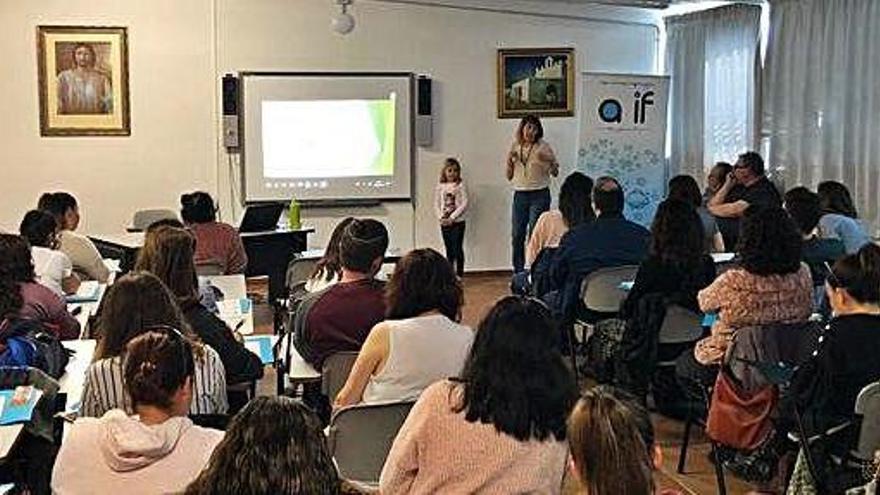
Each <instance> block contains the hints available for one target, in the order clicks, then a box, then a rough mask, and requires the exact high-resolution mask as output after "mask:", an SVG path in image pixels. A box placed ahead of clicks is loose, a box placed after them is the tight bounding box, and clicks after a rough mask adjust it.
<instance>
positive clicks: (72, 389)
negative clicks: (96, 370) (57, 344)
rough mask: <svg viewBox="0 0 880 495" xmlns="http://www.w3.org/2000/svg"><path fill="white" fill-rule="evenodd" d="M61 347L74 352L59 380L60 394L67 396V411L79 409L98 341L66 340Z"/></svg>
mask: <svg viewBox="0 0 880 495" xmlns="http://www.w3.org/2000/svg"><path fill="white" fill-rule="evenodd" d="M61 345H63V346H64V348H65V349H69V350H71V351H74V354H73V355H72V356H70V361H69V362H68V363H67V368H65V372H64V374H63V375H61V378H60V379H58V385H59V387H60V388H59V390H58V391H59V392H60V393H63V394H67V403H66V405H65V410H66V411H70V410H75V409H79V403H80V401H81V400H82V389H83V385H84V384H85V381H86V370H88V368H89V364H91V363H92V357H94V355H95V347H96V345H97V341H96V340H94V339H86V340H64V341H62V342H61Z"/></svg>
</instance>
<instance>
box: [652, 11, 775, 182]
mask: <svg viewBox="0 0 880 495" xmlns="http://www.w3.org/2000/svg"><path fill="white" fill-rule="evenodd" d="M760 27H761V8H760V7H758V6H756V5H742V4H735V5H728V6H725V7H720V8H716V9H710V10H704V11H701V12H695V13H692V14H686V15H681V16H675V17H669V18H667V19H666V33H667V42H666V43H667V45H666V68H667V72H668V73H669V74H670V75H671V76H672V81H671V85H670V102H669V103H670V106H669V108H670V111H669V129H670V132H669V139H670V144H671V148H672V153H671V157H670V172H671V174H673V175H674V174H679V173H685V174H690V175H693V176H694V177H695V178H696V179H697V181H698V182H702V181H703V177H704V175H705V171H706V170H707V169H708V168H710V167H711V166H712V165H713V164H714V163H715V162H717V161H722V160H723V161H731V160H733V159H735V158H736V155H737V154H739V153H742V152H743V151H745V150H747V149H750V148H752V147H753V146H754V144H755V142H756V137H757V133H756V120H757V119H756V111H755V104H756V101H757V97H756V87H757V76H758V70H757V69H758V62H759V55H760V52H759V42H760V37H761V34H760V31H761V29H760Z"/></svg>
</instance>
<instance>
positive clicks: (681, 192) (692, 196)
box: [666, 175, 703, 208]
mask: <svg viewBox="0 0 880 495" xmlns="http://www.w3.org/2000/svg"><path fill="white" fill-rule="evenodd" d="M668 189H669V193H668V194H667V195H666V199H677V200H679V201H684V202H685V203H687V204H689V205H691V206H693V207H694V208H699V207H700V206H701V205H702V204H703V195H702V194H700V186H699V185H698V184H697V181H696V179H694V178H693V177H691V176H690V175H676V176H675V177H673V178H671V179H669V185H668Z"/></svg>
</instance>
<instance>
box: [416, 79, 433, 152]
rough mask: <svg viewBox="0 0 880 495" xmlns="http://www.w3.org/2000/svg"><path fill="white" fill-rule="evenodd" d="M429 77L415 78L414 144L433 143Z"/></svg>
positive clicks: (424, 144)
mask: <svg viewBox="0 0 880 495" xmlns="http://www.w3.org/2000/svg"><path fill="white" fill-rule="evenodd" d="M432 92H433V91H432V81H431V78H430V77H427V76H419V78H418V79H416V145H418V146H431V144H433V143H434V111H433V106H432V103H433V96H432Z"/></svg>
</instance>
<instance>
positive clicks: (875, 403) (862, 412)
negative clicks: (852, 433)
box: [854, 382, 880, 461]
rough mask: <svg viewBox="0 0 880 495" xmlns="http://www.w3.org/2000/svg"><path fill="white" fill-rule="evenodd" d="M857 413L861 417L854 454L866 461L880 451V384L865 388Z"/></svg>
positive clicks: (857, 399) (859, 397) (857, 405)
mask: <svg viewBox="0 0 880 495" xmlns="http://www.w3.org/2000/svg"><path fill="white" fill-rule="evenodd" d="M855 412H856V415H857V416H861V419H862V424H861V427H860V428H859V438H858V441H857V443H856V451H855V452H854V454H855V455H856V456H857V457H858V458H860V459H862V460H865V461H869V460H871V459H873V458H874V452H876V451H877V450H880V382H874V383H871V384H870V385H867V386H865V388H863V389H862V391H861V392H859V396H858V397H857V398H856V408H855Z"/></svg>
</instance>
